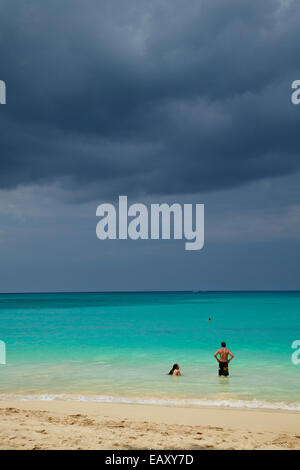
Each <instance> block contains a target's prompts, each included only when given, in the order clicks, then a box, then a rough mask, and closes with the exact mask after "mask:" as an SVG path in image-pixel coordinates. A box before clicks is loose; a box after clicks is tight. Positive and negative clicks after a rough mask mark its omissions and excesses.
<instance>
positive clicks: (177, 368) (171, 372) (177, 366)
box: [169, 364, 179, 375]
mask: <svg viewBox="0 0 300 470" xmlns="http://www.w3.org/2000/svg"><path fill="white" fill-rule="evenodd" d="M174 370H179V365H178V364H173V367H172V369H171V370H170V372H169V375H173V372H174Z"/></svg>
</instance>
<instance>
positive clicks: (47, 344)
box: [0, 292, 300, 411]
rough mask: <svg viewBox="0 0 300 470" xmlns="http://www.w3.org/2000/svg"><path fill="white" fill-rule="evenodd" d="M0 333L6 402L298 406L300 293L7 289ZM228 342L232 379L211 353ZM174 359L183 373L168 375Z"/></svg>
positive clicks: (0, 380) (1, 391)
mask: <svg viewBox="0 0 300 470" xmlns="http://www.w3.org/2000/svg"><path fill="white" fill-rule="evenodd" d="M208 317H211V318H212V322H210V323H208V322H207V319H208ZM0 339H1V340H2V341H4V342H5V343H6V348H7V364H6V365H0V399H1V398H16V399H34V398H35V399H36V398H38V399H44V400H45V399H70V400H71V399H73V400H94V401H117V402H122V401H125V402H138V403H154V404H155V403H156V404H162V403H163V404H169V405H185V406H231V407H242V406H243V407H254V408H257V407H263V408H282V409H291V410H292V409H297V410H299V411H300V365H298V366H296V365H293V363H292V361H291V356H292V353H293V349H292V348H291V345H292V342H293V341H294V340H300V293H299V292H292V293H280V292H277V293H274V292H272V293H271V292H269V293H268V292H260V293H242V292H239V293H237V292H199V293H114V294H109V293H106V294H3V295H0ZM221 341H226V342H227V346H228V347H229V348H230V349H231V350H232V351H233V353H234V354H235V358H234V360H233V361H232V363H231V364H230V377H229V378H219V377H218V375H217V362H216V360H215V359H214V357H213V354H214V352H215V351H216V349H217V348H219V346H220V342H221ZM174 362H178V363H179V364H180V366H181V370H182V373H183V376H182V377H170V376H168V375H166V374H167V372H168V371H169V369H170V368H171V366H172V364H173V363H174Z"/></svg>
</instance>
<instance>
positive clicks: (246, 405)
mask: <svg viewBox="0 0 300 470" xmlns="http://www.w3.org/2000/svg"><path fill="white" fill-rule="evenodd" d="M0 400H4V401H5V400H6V401H53V400H61V401H74V402H76V401H77V402H93V403H127V404H138V405H158V406H170V407H173V406H177V407H189V408H231V409H254V410H255V409H256V410H257V409H262V410H264V409H265V410H282V411H299V412H300V403H286V402H271V401H266V400H257V399H253V400H239V399H233V398H227V399H206V398H203V399H186V400H184V399H173V398H169V399H166V398H151V397H149V398H141V397H114V396H110V395H96V396H87V395H66V394H40V395H10V394H0Z"/></svg>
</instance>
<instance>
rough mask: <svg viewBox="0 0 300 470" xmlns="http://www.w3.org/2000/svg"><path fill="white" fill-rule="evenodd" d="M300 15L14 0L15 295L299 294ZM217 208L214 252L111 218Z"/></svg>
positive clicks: (5, 278)
mask: <svg viewBox="0 0 300 470" xmlns="http://www.w3.org/2000/svg"><path fill="white" fill-rule="evenodd" d="M299 25H300V4H299V2H298V1H296V0H295V1H293V0H281V1H279V0H263V1H261V2H259V1H253V0H213V1H212V0H189V1H188V2H186V1H183V0H151V1H150V0H127V1H124V0H111V1H107V0H87V1H82V0H81V1H79V0H59V1H58V0H51V1H48V2H41V1H40V0H1V2H0V79H1V80H4V81H5V82H6V86H7V104H6V105H0V221H1V222H0V254H1V264H0V291H1V292H20V291H21V292H34V291H106V290H110V291H111V290H117V291H120V290H202V289H203V290H208V289H212V290H222V289H229V290H235V289H242V290H247V289H251V290H256V289H257V290H260V289H263V290H268V289H300V263H299V254H300V253H299V251H300V191H299V188H300V184H299V183H300V155H299V152H300V142H299V129H300V105H299V106H296V105H293V104H292V103H291V93H292V90H291V84H292V82H293V81H294V80H297V79H298V80H300V66H299ZM123 194H125V195H128V197H129V203H133V202H137V201H139V202H144V203H146V204H150V203H151V202H158V203H159V202H169V203H173V202H179V203H185V202H193V203H204V204H205V245H204V248H203V249H202V250H201V251H185V250H184V242H183V241H172V240H171V241H166V240H165V241H151V240H149V241H142V240H139V241H123V240H122V241H100V240H98V239H97V238H96V231H95V230H96V224H97V221H98V220H97V218H96V215H95V214H96V208H97V206H98V205H99V204H100V203H102V202H110V201H114V202H116V200H117V198H118V196H119V195H123Z"/></svg>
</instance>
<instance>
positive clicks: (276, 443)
mask: <svg viewBox="0 0 300 470" xmlns="http://www.w3.org/2000/svg"><path fill="white" fill-rule="evenodd" d="M0 420H1V425H0V448H1V449H106V450H109V449H212V448H213V449H300V416H299V412H291V411H279V410H241V409H239V410H237V409H216V408H209V409H208V408H187V407H186V408H183V407H167V406H163V405H161V406H155V405H141V404H125V403H122V404H120V403H95V402H71V401H62V400H57V401H30V402H28V401H27V402H25V401H23V402H20V401H19V402H17V401H0Z"/></svg>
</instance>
